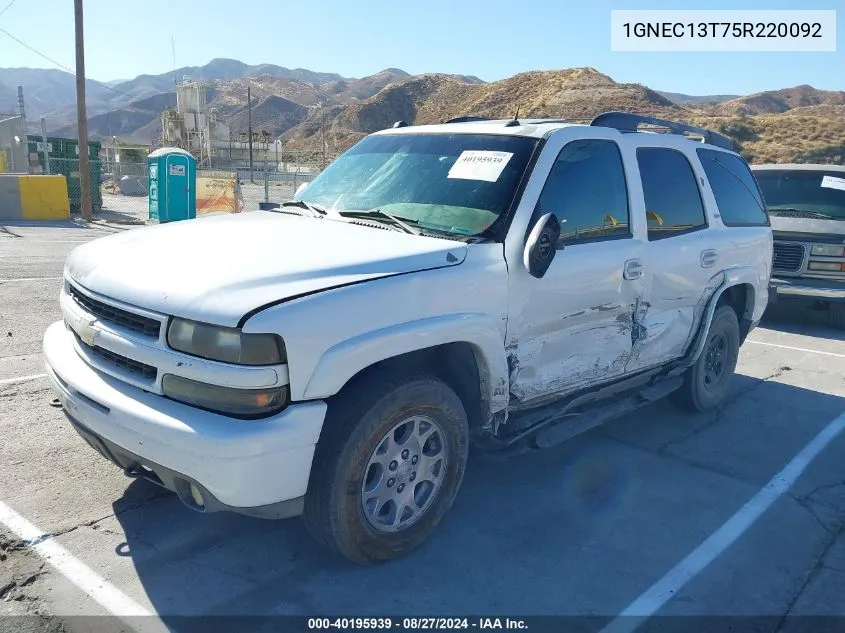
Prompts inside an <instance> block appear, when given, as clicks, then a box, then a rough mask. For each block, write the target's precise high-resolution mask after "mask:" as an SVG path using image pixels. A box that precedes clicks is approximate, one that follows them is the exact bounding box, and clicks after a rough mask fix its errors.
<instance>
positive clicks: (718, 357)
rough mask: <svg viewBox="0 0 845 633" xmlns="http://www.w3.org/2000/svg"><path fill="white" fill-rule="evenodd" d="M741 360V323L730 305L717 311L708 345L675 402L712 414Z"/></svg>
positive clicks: (681, 405)
mask: <svg viewBox="0 0 845 633" xmlns="http://www.w3.org/2000/svg"><path fill="white" fill-rule="evenodd" d="M738 357H739V321H738V319H737V316H736V312H734V309H733V308H732V307H730V306H727V305H723V306H720V307H718V308H716V312H715V313H714V314H713V321H712V322H711V323H710V330H709V331H708V332H707V343H706V344H705V345H704V350H703V351H702V352H701V356H699V358H698V360H697V361H696V363H695V365H693V366H692V367H690V368H689V369H688V370H687V372H686V374H684V382H683V385H682V386H681V388H680V389H678V390H677V391H675V392H674V393H673V394H672V396H671V399H672V401H673V402H674V403H675V404H676V405H678V406H679V407H681V408H682V409H686V410H688V411H709V410H711V409H714V408H716V407H718V406H719V405H720V404H721V403H722V402H723V401H724V399H725V398H726V397H727V395H728V393H729V391H730V387H731V381H732V380H731V379H732V378H733V374H734V370H735V369H736V361H737V358H738Z"/></svg>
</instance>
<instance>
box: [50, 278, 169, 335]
mask: <svg viewBox="0 0 845 633" xmlns="http://www.w3.org/2000/svg"><path fill="white" fill-rule="evenodd" d="M67 291H68V294H69V295H70V296H71V297H73V300H74V301H76V303H78V304H79V305H80V306H82V307H83V308H84V309H85V310H87V311H88V312H90V313H91V314H93V315H94V316H96V317H97V318H98V319H100V320H102V321H105V322H107V323H113V324H115V325H119V326H121V327H125V328H128V329H130V330H132V331H134V332H138V333H140V334H144V335H146V336H152V337H154V338H158V335H159V330H160V329H161V323H160V322H159V321H157V320H155V319H151V318H149V317H145V316H142V315H140V314H135V313H134V312H128V311H127V310H121V309H120V308H116V307H114V306H112V305H109V304H107V303H103V302H102V301H97V300H96V299H92V298H91V297H89V296H87V295H84V294H82V293H81V292H79V291H78V290H77V289H76V288H74V287H73V286H72V285H71V284H68V290H67Z"/></svg>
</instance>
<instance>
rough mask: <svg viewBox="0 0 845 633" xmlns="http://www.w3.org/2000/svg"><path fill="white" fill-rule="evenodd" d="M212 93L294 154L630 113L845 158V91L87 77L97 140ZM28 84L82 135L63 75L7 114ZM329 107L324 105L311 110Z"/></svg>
mask: <svg viewBox="0 0 845 633" xmlns="http://www.w3.org/2000/svg"><path fill="white" fill-rule="evenodd" d="M184 78H190V79H192V80H196V81H201V82H203V83H204V84H205V85H206V86H207V100H208V106H209V107H210V108H214V109H215V110H216V111H217V113H218V114H219V115H220V116H221V117H222V118H225V119H226V120H228V121H229V124H230V128H231V130H232V131H234V132H238V131H246V129H247V119H248V109H247V89H248V88H249V89H250V91H251V95H252V122H253V129H254V130H256V131H259V132H265V133H267V134H269V135H270V136H271V137H272V138H276V137H281V138H282V140H283V141H284V142H285V144H286V145H287V147H289V148H291V149H297V148H298V149H316V148H318V147H319V146H320V139H321V138H322V136H323V135H322V131H323V129H325V138H326V143H327V145H328V149H329V150H330V152H332V153H337V152H340V151H342V150H343V149H346V147H348V146H349V145H350V144H352V143H354V142H355V141H356V140H358V139H360V138H362V137H363V136H364V135H366V134H368V133H370V132H374V131H376V130H378V129H383V128H385V127H389V126H390V125H392V124H393V123H394V122H395V121H397V120H404V121H406V122H408V123H436V122H441V121H443V120H446V119H448V118H450V117H454V116H458V115H467V114H471V115H477V116H488V117H510V116H513V114H514V113H515V112H516V110H517V108H519V112H520V115H522V116H526V117H554V118H567V119H589V118H591V117H593V116H595V115H596V114H598V113H599V112H604V111H608V110H625V111H630V112H639V113H643V114H651V115H657V116H662V117H665V118H672V119H676V120H681V121H687V122H692V123H695V124H698V125H704V126H708V127H711V128H714V129H718V130H719V131H722V132H723V133H726V134H728V135H730V136H732V137H733V138H734V139H735V140H736V141H737V142H738V143H739V144H740V146H741V147H742V149H743V152H744V153H745V154H746V156H747V157H748V158H750V159H752V160H754V161H757V162H760V161H779V162H784V161H798V162H807V161H831V162H845V92H842V91H823V90H817V89H815V88H813V87H811V86H807V85H802V86H796V87H792V88H784V89H781V90H775V91H768V92H761V93H755V94H751V95H727V94H723V95H686V94H680V93H673V92H661V91H657V90H652V89H651V88H648V87H646V86H644V85H641V84H629V83H618V82H616V81H614V80H613V79H611V78H610V77H608V76H607V75H604V74H602V73H601V72H599V71H598V70H596V69H594V68H571V69H564V70H556V71H529V72H524V73H520V74H518V75H515V76H513V77H509V78H507V79H503V80H500V81H495V82H489V83H487V82H484V81H482V80H481V79H479V78H477V77H474V76H471V75H447V74H437V73H432V74H423V75H411V74H409V73H407V72H405V71H403V70H401V69H398V68H386V69H385V70H383V71H380V72H378V73H375V74H374V75H370V76H367V77H362V78H350V77H343V76H341V75H339V74H336V73H320V72H313V71H310V70H305V69H301V68H296V69H290V68H285V67H282V66H276V65H273V64H258V65H247V64H244V63H242V62H240V61H237V60H230V59H214V60H212V61H211V62H209V63H208V64H206V65H204V66H192V67H185V68H180V69H177V70H176V71H174V72H171V73H164V74H161V75H141V76H139V77H136V78H134V79H132V80H128V81H118V82H110V83H109V84H103V83H100V82H94V81H88V82H87V85H86V93H87V94H86V96H87V107H88V116H89V134H90V135H91V136H92V137H106V138H110V137H111V136H118V137H121V138H126V137H132V138H135V139H145V140H148V141H153V142H154V141H155V140H157V139H158V138H159V137H160V124H159V117H160V114H161V112H162V111H163V110H164V109H166V108H169V107H173V106H174V105H175V102H176V96H175V91H174V85H175V82H176V81H177V80H182V79H184ZM18 85H23V86H24V97H25V102H26V107H27V119H28V122H29V126H28V127H29V128H30V129H31V130H32V131H36V128H38V127H39V124H38V119H39V118H40V117H41V116H46V118H47V124H48V129H49V130H50V131H51V133H54V134H56V135H61V136H73V135H75V119H76V107H75V99H76V93H75V80H74V78H73V76H72V75H71V74H70V73H65V72H63V71H60V70H40V69H25V68H24V69H21V68H11V69H0V111H4V110H5V111H10V110H11V108H10V106H11V105H13V104H14V103H16V102H17V88H16V87H17V86H18ZM316 105H322V106H323V107H322V108H315V107H313V106H316Z"/></svg>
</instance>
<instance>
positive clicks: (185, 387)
mask: <svg viewBox="0 0 845 633" xmlns="http://www.w3.org/2000/svg"><path fill="white" fill-rule="evenodd" d="M161 390H162V392H164V395H165V396H167V397H168V398H172V399H173V400H178V401H179V402H184V403H185V404H190V405H192V406H195V407H200V408H202V409H209V410H211V411H217V412H219V413H223V414H228V415H233V416H241V417H258V416H262V415H269V414H271V413H275V412H276V411H280V410H281V409H282V408H284V406H285V401H286V400H287V395H288V394H287V387H286V386H285V387H273V388H271V389H233V388H231V387H220V386H218V385H210V384H208V383H204V382H197V381H196V380H189V379H188V378H182V377H181V376H174V375H173V374H165V375H164V377H163V378H162V379H161Z"/></svg>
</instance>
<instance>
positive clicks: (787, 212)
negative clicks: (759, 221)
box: [769, 208, 835, 220]
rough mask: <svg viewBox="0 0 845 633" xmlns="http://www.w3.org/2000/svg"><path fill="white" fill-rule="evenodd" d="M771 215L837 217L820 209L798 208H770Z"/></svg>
mask: <svg viewBox="0 0 845 633" xmlns="http://www.w3.org/2000/svg"><path fill="white" fill-rule="evenodd" d="M769 215H784V216H791V217H793V218H808V219H817V220H833V219H835V218H834V217H833V216H832V215H827V214H826V213H819V212H818V211H807V210H805V209H796V208H788V209H769Z"/></svg>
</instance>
